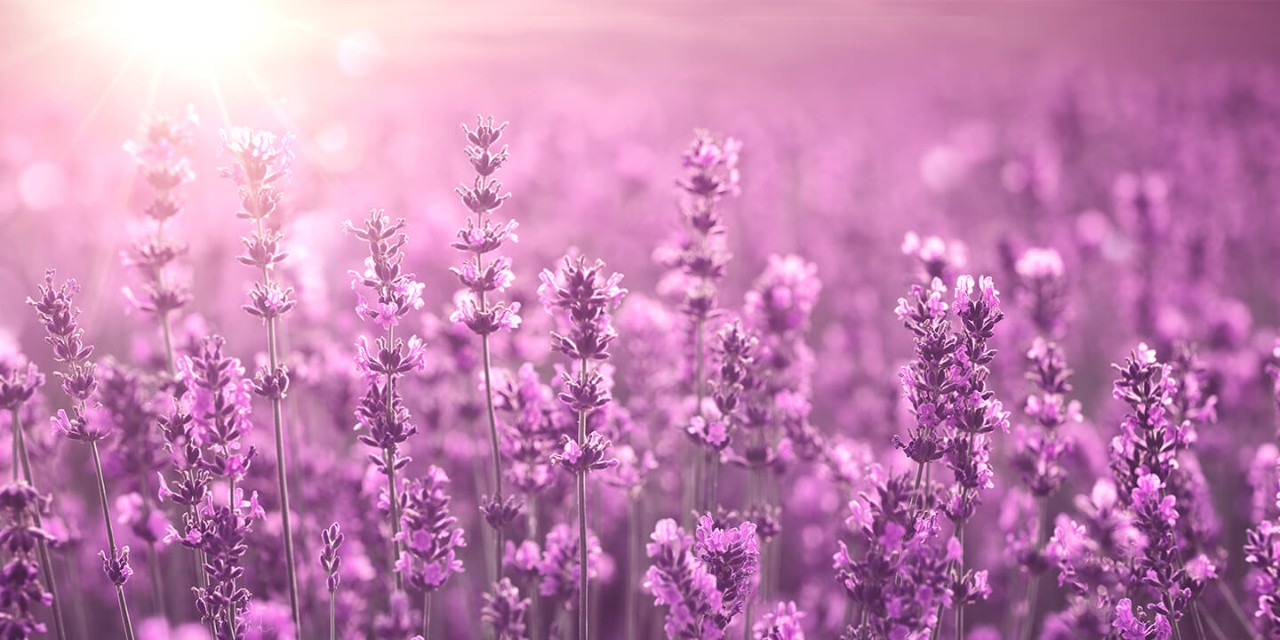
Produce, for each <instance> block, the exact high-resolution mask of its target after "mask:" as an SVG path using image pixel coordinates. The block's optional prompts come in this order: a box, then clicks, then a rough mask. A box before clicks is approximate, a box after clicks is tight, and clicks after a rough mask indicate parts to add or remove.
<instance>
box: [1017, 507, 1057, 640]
mask: <svg viewBox="0 0 1280 640" xmlns="http://www.w3.org/2000/svg"><path fill="white" fill-rule="evenodd" d="M1048 520H1049V510H1048V508H1047V506H1046V505H1045V499H1044V498H1036V550H1037V552H1039V551H1043V550H1044V545H1045V542H1046V539H1047V537H1048V536H1047V535H1046V534H1048V532H1049V522H1048ZM1040 577H1041V574H1040V573H1033V574H1031V576H1030V577H1029V578H1028V579H1027V614H1026V618H1025V619H1024V620H1023V621H1022V633H1020V634H1018V635H1019V637H1020V638H1022V639H1023V640H1031V636H1032V634H1034V633H1035V629H1036V608H1037V606H1038V605H1039V602H1040Z"/></svg>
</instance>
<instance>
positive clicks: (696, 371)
mask: <svg viewBox="0 0 1280 640" xmlns="http://www.w3.org/2000/svg"><path fill="white" fill-rule="evenodd" d="M705 322H706V321H705V320H704V319H703V318H702V317H701V316H699V317H698V319H697V320H696V321H694V323H693V391H694V399H695V403H694V405H693V415H695V416H698V417H699V418H701V417H702V400H703V397H704V395H705V394H706V390H705V389H704V388H703V385H702V376H703V369H704V368H705V367H706V363H705V358H704V356H703V353H702V348H703V347H702V342H703V337H702V334H703V332H704V331H705ZM706 479H707V460H706V456H698V476H697V481H698V486H697V488H696V489H695V494H694V495H696V496H697V505H696V509H697V510H698V512H699V513H702V512H703V511H706V508H707V504H706V499H705V498H704V497H703V493H702V492H703V491H705V487H704V486H703V485H704V484H706Z"/></svg>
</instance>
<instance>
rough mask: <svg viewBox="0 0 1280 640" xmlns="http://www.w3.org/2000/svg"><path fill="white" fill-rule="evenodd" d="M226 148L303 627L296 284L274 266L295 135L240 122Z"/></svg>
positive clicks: (288, 561) (259, 382) (292, 595)
mask: <svg viewBox="0 0 1280 640" xmlns="http://www.w3.org/2000/svg"><path fill="white" fill-rule="evenodd" d="M220 135H221V137H222V147H223V149H224V150H225V151H226V152H227V153H229V154H230V155H231V156H232V160H233V163H232V164H231V165H230V166H228V167H223V168H221V169H219V173H220V175H222V176H223V177H226V178H230V179H231V181H232V182H233V183H234V184H235V185H236V190H237V193H238V194H239V197H240V207H241V208H240V211H239V212H238V213H237V214H236V216H237V217H239V218H242V219H245V220H249V221H250V222H252V223H253V225H254V226H253V229H252V231H251V232H250V233H249V235H247V236H244V237H243V238H241V240H242V241H243V242H244V246H245V253H244V255H242V256H238V257H237V258H236V260H237V261H239V262H240V263H241V264H243V265H245V266H247V267H250V268H252V269H255V270H257V271H260V272H261V275H262V279H261V281H258V282H255V283H254V285H253V289H252V290H251V291H250V292H249V303H248V304H246V305H244V310H245V312H247V313H248V314H249V315H251V316H255V317H258V318H261V319H262V321H263V323H264V324H265V325H266V327H267V363H266V365H265V366H264V367H261V368H259V370H258V372H257V373H256V374H255V376H254V392H255V393H257V394H258V395H260V396H263V397H265V398H267V399H268V400H270V402H271V417H272V425H273V427H274V431H275V454H276V488H277V490H278V491H279V492H280V516H281V520H282V522H283V525H284V527H283V529H282V532H281V533H282V536H283V538H284V554H285V571H286V573H287V580H288V588H289V608H290V612H291V614H292V617H293V624H294V626H295V627H296V628H298V629H299V630H300V629H301V628H302V614H301V609H300V607H299V601H298V574H297V563H296V562H294V555H293V525H292V514H291V513H290V507H289V482H288V477H289V475H288V468H287V461H286V459H285V450H284V432H285V426H284V410H283V408H282V401H283V399H284V396H285V394H286V393H288V390H289V369H288V367H286V366H284V364H282V363H281V354H280V352H279V345H278V342H279V321H280V319H281V318H282V317H283V316H284V315H285V314H287V313H288V312H289V311H291V310H292V309H293V308H294V306H296V305H297V301H296V300H294V298H293V289H292V288H284V287H281V285H280V284H279V282H278V281H277V279H276V278H275V277H274V274H275V271H276V267H277V265H279V264H280V263H281V262H282V261H283V260H284V259H285V258H286V257H287V256H288V254H287V253H285V252H284V251H283V249H281V246H280V244H281V241H282V240H283V238H284V236H283V234H282V233H281V232H280V231H279V226H280V222H281V221H280V218H281V211H280V201H281V200H282V199H283V197H284V194H283V192H281V191H280V189H279V184H280V182H282V181H283V180H284V179H285V178H286V177H287V176H288V175H289V163H290V162H291V161H292V159H293V149H292V141H293V139H292V137H291V136H285V137H278V136H276V135H275V134H273V133H270V132H267V131H255V130H252V129H247V128H244V127H236V128H233V129H231V130H229V131H228V130H223V131H221V132H220Z"/></svg>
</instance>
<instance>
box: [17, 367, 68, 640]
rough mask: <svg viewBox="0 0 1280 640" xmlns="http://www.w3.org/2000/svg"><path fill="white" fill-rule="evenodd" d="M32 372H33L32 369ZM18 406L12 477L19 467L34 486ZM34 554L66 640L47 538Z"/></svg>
mask: <svg viewBox="0 0 1280 640" xmlns="http://www.w3.org/2000/svg"><path fill="white" fill-rule="evenodd" d="M32 372H33V373H34V369H32ZM35 376H38V378H39V380H41V381H43V380H44V376H40V375H39V374H35ZM32 390H33V391H34V390H35V388H34V387H32ZM18 408H19V407H18V406H14V407H13V408H12V409H11V410H10V411H11V413H10V415H11V417H12V424H13V449H14V453H15V456H14V459H13V479H14V480H17V479H18V469H19V467H21V469H22V478H23V479H24V480H25V481H26V483H27V484H28V485H30V486H31V487H32V488H35V481H34V480H33V479H32V476H31V456H30V455H29V454H28V453H27V442H26V437H25V434H24V427H23V426H22V416H21V415H20V413H19V411H18ZM19 463H20V464H19ZM32 517H33V521H34V522H35V525H36V527H37V528H43V527H44V524H43V523H42V522H41V517H40V512H39V511H38V510H37V511H34V512H33V513H32ZM36 556H37V558H38V559H39V560H40V573H42V574H44V578H45V581H47V582H48V583H49V593H50V594H51V595H52V596H53V602H51V603H50V613H51V614H52V616H53V628H54V633H56V634H57V635H58V640H66V638H67V629H66V623H65V622H64V621H63V619H62V601H61V598H59V596H58V578H57V576H56V575H54V573H53V558H52V557H51V556H50V555H49V542H48V541H47V540H44V539H43V538H42V539H41V540H40V541H39V544H38V545H37V547H36Z"/></svg>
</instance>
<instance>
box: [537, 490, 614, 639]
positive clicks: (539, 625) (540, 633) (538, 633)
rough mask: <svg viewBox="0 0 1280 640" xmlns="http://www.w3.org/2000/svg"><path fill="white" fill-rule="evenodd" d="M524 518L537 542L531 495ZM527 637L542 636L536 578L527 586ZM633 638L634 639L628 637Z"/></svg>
mask: <svg viewBox="0 0 1280 640" xmlns="http://www.w3.org/2000/svg"><path fill="white" fill-rule="evenodd" d="M525 518H526V520H527V527H528V529H529V533H528V537H529V539H530V540H533V541H534V542H537V541H538V540H540V539H541V537H542V534H541V532H540V531H539V530H538V499H537V497H536V496H531V497H530V499H529V506H528V507H527V508H526V510H525ZM529 621H530V622H529V637H530V638H532V640H538V638H540V637H542V594H541V593H539V591H538V581H537V578H536V577H535V578H533V579H532V580H531V581H530V586H529ZM630 640H634V639H630Z"/></svg>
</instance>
